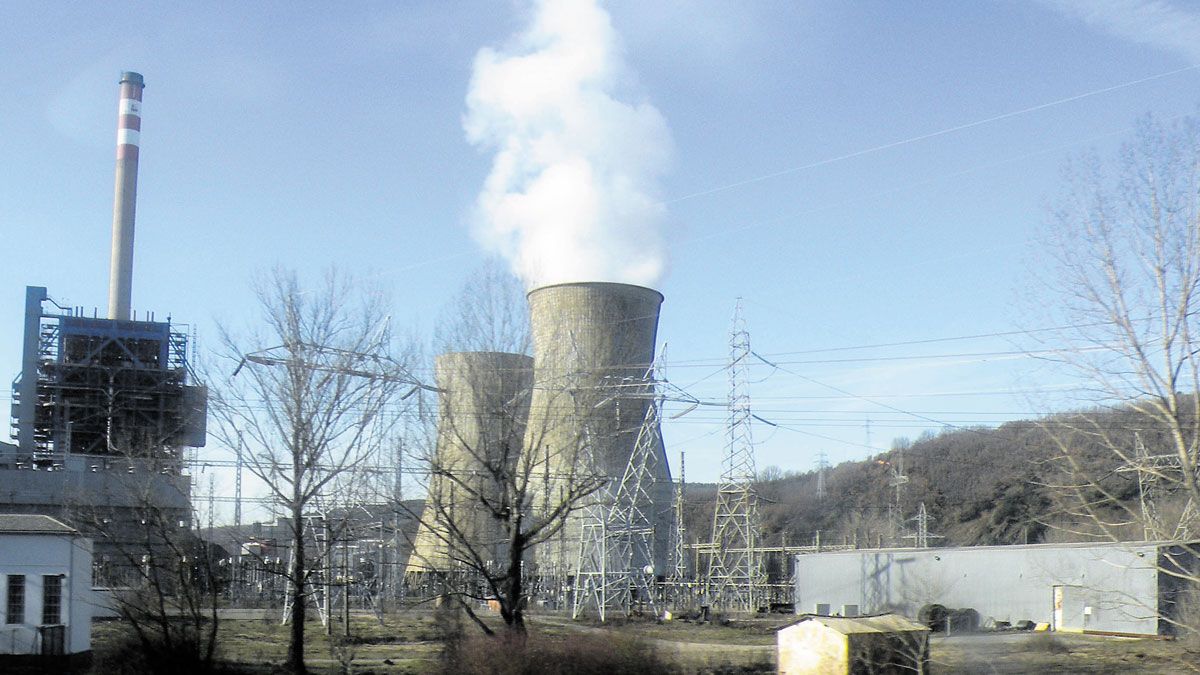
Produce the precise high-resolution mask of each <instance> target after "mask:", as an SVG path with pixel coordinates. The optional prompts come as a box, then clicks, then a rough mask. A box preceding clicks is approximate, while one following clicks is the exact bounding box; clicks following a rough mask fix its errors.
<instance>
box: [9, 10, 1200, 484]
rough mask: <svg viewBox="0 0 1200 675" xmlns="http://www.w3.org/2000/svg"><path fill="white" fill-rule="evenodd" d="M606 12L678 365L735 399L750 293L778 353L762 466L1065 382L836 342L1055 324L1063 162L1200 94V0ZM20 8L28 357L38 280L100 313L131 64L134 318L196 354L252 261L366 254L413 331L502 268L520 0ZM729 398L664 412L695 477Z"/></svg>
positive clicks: (996, 417) (962, 415) (424, 328)
mask: <svg viewBox="0 0 1200 675" xmlns="http://www.w3.org/2000/svg"><path fill="white" fill-rule="evenodd" d="M603 6H604V7H605V8H606V9H607V11H608V12H609V14H610V15H611V22H612V28H613V30H614V31H615V33H616V35H617V36H618V37H619V40H620V44H621V45H622V47H623V52H622V55H623V63H624V66H625V70H624V72H623V77H622V79H621V81H620V86H619V96H620V97H622V98H623V99H624V100H627V101H631V102H641V103H647V104H652V105H653V106H654V107H655V108H657V110H658V112H659V113H661V116H662V118H663V120H665V123H666V125H667V127H668V128H669V130H670V146H671V148H672V149H673V152H672V154H671V159H670V162H669V164H668V165H667V166H666V167H665V169H664V171H663V172H662V173H661V175H660V177H659V184H658V185H657V186H655V194H656V195H657V196H658V198H660V199H661V201H662V203H663V204H664V205H665V212H664V215H663V217H662V222H661V225H660V227H661V235H662V239H663V242H664V249H665V251H666V260H667V262H666V273H665V275H664V276H663V277H662V280H661V281H660V282H658V283H657V286H658V288H659V289H660V290H661V291H662V292H663V293H664V294H665V296H666V302H665V303H664V305H663V314H662V324H661V327H660V331H659V334H660V340H662V341H666V342H667V343H668V344H669V350H668V370H667V374H668V377H670V379H671V380H673V381H674V382H676V383H677V384H680V385H682V386H684V387H686V388H687V389H688V390H689V391H691V392H692V393H693V394H695V395H697V396H700V397H702V398H706V399H720V398H723V397H724V396H725V391H726V388H727V382H726V380H725V376H724V374H723V373H721V372H719V369H720V365H721V363H722V362H723V360H724V359H725V358H726V355H727V351H728V347H727V343H728V335H727V333H728V325H729V317H730V314H731V312H732V309H733V306H734V302H735V299H736V298H737V297H739V296H740V297H742V298H744V303H745V314H746V318H747V322H748V325H749V328H750V331H751V340H752V343H753V346H754V348H755V350H756V351H758V352H760V353H762V354H764V355H767V356H768V357H769V358H771V359H772V360H774V361H777V362H779V363H780V364H781V365H782V367H783V369H780V370H775V369H771V368H768V367H767V366H757V367H756V368H755V369H754V374H755V375H756V381H755V383H754V384H753V385H752V387H751V396H752V399H753V400H754V401H755V402H756V409H757V410H759V411H760V413H761V414H762V415H763V417H764V418H767V419H772V420H774V421H777V422H783V423H785V424H787V425H788V427H789V428H782V427H779V428H772V427H768V426H765V425H763V426H760V427H758V428H757V429H756V432H755V433H756V437H757V438H758V439H759V440H760V442H761V443H760V447H759V456H758V463H759V465H760V466H766V465H772V464H773V465H778V466H780V467H783V468H785V469H794V470H806V469H810V468H812V466H813V463H814V461H815V459H816V455H817V453H818V452H821V451H824V452H826V453H827V454H828V456H829V458H830V460H831V461H834V462H838V461H842V460H847V459H858V458H862V457H864V456H866V455H867V454H869V452H870V450H869V449H868V448H866V447H864V446H865V445H868V444H869V445H871V446H875V447H878V448H886V447H888V446H889V444H890V443H891V441H892V439H893V438H894V437H897V436H909V437H915V436H917V435H919V434H920V433H921V432H922V431H923V430H925V429H935V430H936V429H939V428H942V427H943V425H941V424H938V423H949V424H959V425H961V424H975V423H984V422H997V421H1002V420H1004V419H1012V418H1017V417H1024V416H1029V415H1031V414H1036V413H1038V412H1041V411H1044V410H1045V409H1046V408H1044V407H1042V406H1043V404H1045V405H1050V406H1053V405H1060V404H1062V401H1064V400H1069V398H1066V397H1065V396H1064V395H1062V394H1060V388H1061V387H1062V386H1063V385H1065V384H1066V383H1067V382H1066V380H1065V379H1063V377H1062V376H1061V375H1059V374H1056V373H1054V372H1047V371H1045V370H1039V369H1038V368H1036V367H1034V366H1033V365H1032V364H1031V362H1030V360H1029V359H1023V358H1017V357H1014V356H1011V355H999V354H997V353H999V352H1007V351H1012V350H1014V346H1013V344H1012V341H1011V339H1008V338H1003V337H995V338H986V339H973V340H955V341H945V342H935V343H928V344H919V345H914V344H908V345H899V346H894V347H888V348H874V349H854V350H842V351H833V352H828V351H816V350H829V349H840V348H846V347H858V346H863V345H875V344H880V343H903V342H913V341H921V340H928V339H932V338H943V337H956V336H967V335H978V334H992V333H1002V332H1008V331H1013V330H1016V329H1019V328H1028V327H1031V325H1036V324H1033V323H1032V322H1033V319H1031V318H1030V317H1029V316H1027V315H1026V314H1025V312H1024V310H1023V309H1022V307H1023V306H1025V305H1023V304H1022V301H1021V298H1022V297H1023V296H1027V295H1029V294H1030V293H1031V292H1035V291H1036V289H1031V288H1030V285H1029V282H1028V279H1029V276H1030V271H1031V268H1036V267H1037V262H1036V250H1035V249H1034V247H1033V243H1032V237H1033V235H1034V234H1035V233H1036V232H1037V230H1038V229H1039V228H1040V227H1041V226H1042V224H1043V223H1044V221H1045V218H1046V216H1045V214H1046V208H1045V204H1046V202H1047V200H1048V199H1050V198H1052V197H1053V195H1054V194H1055V193H1056V192H1057V191H1058V189H1059V185H1060V182H1059V171H1060V168H1061V166H1062V164H1063V162H1064V160H1065V159H1066V158H1067V157H1068V156H1069V155H1071V154H1072V153H1078V152H1081V151H1085V150H1088V149H1096V150H1097V151H1099V152H1100V153H1101V154H1104V153H1110V152H1111V151H1112V150H1114V149H1115V148H1116V147H1117V145H1118V144H1119V143H1120V142H1121V141H1122V140H1123V139H1124V138H1126V137H1127V136H1128V135H1129V133H1130V131H1131V127H1132V125H1133V124H1134V123H1135V121H1136V120H1137V118H1138V117H1139V116H1142V115H1144V114H1146V113H1152V114H1154V115H1156V116H1158V117H1160V118H1173V117H1177V116H1180V115H1185V114H1190V113H1192V112H1194V111H1195V110H1196V105H1197V101H1198V100H1200V97H1198V96H1197V93H1196V92H1197V91H1200V87H1197V85H1198V84H1200V69H1196V68H1192V69H1189V67H1190V66H1193V65H1195V64H1200V47H1197V46H1196V45H1197V44H1200V10H1195V9H1193V8H1191V7H1190V6H1186V5H1184V4H1183V3H1177V4H1172V3H1169V2H1136V1H1132V0H1131V1H1128V2H1109V3H1073V2H1061V3H1060V2H1016V1H1013V2H972V3H958V2H944V3H916V4H914V3H894V2H858V3H846V2H793V3H773V2H770V3H769V2H758V3H743V2H732V1H730V2H725V1H721V0H701V1H698V2H689V3H684V2H671V1H663V2H654V3H643V2H626V1H620V2H610V3H605V4H604V5H603ZM5 14H6V21H5V22H3V24H2V25H0V61H2V62H3V63H4V64H5V68H4V69H3V71H2V72H0V79H2V80H3V81H4V84H5V87H4V90H5V91H6V92H7V96H5V97H4V98H3V99H0V138H2V139H3V140H2V141H0V147H3V149H4V155H5V157H6V158H7V167H8V170H7V171H5V172H4V174H3V178H2V179H0V231H3V233H4V239H3V241H4V243H3V246H2V249H0V250H3V253H4V255H3V257H2V258H0V282H2V283H0V317H4V318H3V319H0V372H3V373H5V377H8V376H11V375H15V374H16V373H17V370H18V368H19V359H20V340H21V313H22V302H23V296H24V286H25V285H27V284H30V285H44V286H47V287H49V289H50V293H51V295H52V296H53V297H55V298H56V299H58V300H59V301H60V302H62V303H63V304H71V305H83V306H87V307H91V306H100V305H103V304H104V303H105V299H106V295H105V294H106V289H107V273H108V246H109V236H110V223H111V200H112V180H113V154H114V149H113V141H114V137H115V132H114V127H115V121H116V120H115V117H116V115H115V109H116V94H117V87H116V84H117V79H118V75H119V73H120V71H121V70H137V71H139V72H141V73H143V75H144V76H145V78H146V82H147V89H146V93H145V105H144V112H143V115H144V119H143V127H142V151H141V152H142V154H141V158H142V159H141V170H140V179H139V201H138V219H137V243H136V253H135V271H134V298H133V306H134V307H135V308H136V309H138V310H139V311H145V310H152V311H155V312H156V313H157V315H158V316H159V317H160V318H161V317H163V316H165V315H166V314H168V313H169V314H171V315H173V317H174V318H175V320H176V321H181V322H185V323H189V324H194V325H195V326H196V327H197V330H198V333H199V341H200V347H201V349H204V348H205V346H206V345H210V344H213V343H215V341H216V330H215V325H216V323H215V322H216V321H218V320H219V321H225V322H231V323H239V322H243V321H245V320H247V318H248V317H249V316H250V314H251V312H252V310H253V307H252V299H251V295H250V292H249V281H250V279H251V277H252V275H253V274H254V273H255V272H256V271H261V270H264V269H267V268H269V267H271V266H273V265H276V264H279V265H283V266H287V267H295V268H299V269H301V270H304V271H311V272H316V271H319V270H321V269H322V268H325V267H328V266H330V265H336V266H339V267H341V268H345V269H349V270H354V271H356V272H358V273H360V274H363V275H372V276H374V277H375V278H377V279H378V280H379V281H380V282H381V283H382V284H383V285H384V286H385V287H386V288H388V289H389V290H390V291H391V292H392V294H393V297H394V299H395V313H394V318H393V321H395V322H397V323H399V324H400V325H404V326H411V327H412V328H413V330H415V331H417V332H418V334H422V335H426V334H428V333H429V332H430V331H431V329H432V324H433V321H434V320H435V318H436V315H437V313H438V311H439V310H440V308H441V307H442V306H443V305H444V304H445V303H446V302H448V301H449V300H450V298H451V297H452V296H453V295H454V294H455V292H456V291H457V289H458V287H459V286H460V284H461V283H462V282H463V281H464V279H465V278H466V276H467V275H468V274H469V272H470V270H471V269H472V268H473V267H475V266H476V265H478V264H479V262H480V261H481V260H483V259H484V257H485V256H486V255H487V254H486V252H485V251H484V250H483V249H482V247H481V246H480V245H479V243H478V242H477V241H476V239H475V238H473V236H472V222H473V218H474V217H475V203H476V199H477V197H478V195H479V193H480V191H481V188H482V186H483V182H484V180H485V178H486V177H487V175H488V173H489V170H490V168H491V159H492V156H491V153H490V152H489V151H488V150H487V149H484V148H481V147H479V146H477V145H472V144H471V143H470V142H468V140H467V138H466V135H465V133H464V130H463V117H464V114H465V113H466V103H465V100H466V95H467V91H468V87H469V83H470V80H471V74H472V63H473V60H474V58H475V56H476V53H477V52H478V51H479V50H480V49H481V48H483V47H492V48H496V49H502V48H504V46H505V45H506V44H509V43H510V41H511V36H512V35H513V34H514V33H515V32H517V31H519V30H521V28H522V27H523V26H524V25H526V23H527V22H528V20H529V16H530V8H529V6H528V5H527V4H526V3H523V2H458V3H442V2H401V3H368V2H363V3H350V4H347V5H345V6H341V7H339V8H338V9H337V11H331V10H330V9H329V6H328V5H327V4H317V3H223V4H218V3H207V4H205V5H203V6H201V5H199V4H196V5H192V6H186V5H183V4H180V3H169V4H163V3H145V4H137V3H121V2H118V3H106V4H103V5H98V4H87V3H54V2H50V3H43V2H29V3H22V2H12V3H9V4H7V5H6V12H5ZM1046 104H1052V105H1046ZM1040 106H1044V107H1040ZM1019 111H1027V112H1021V113H1020V114H1014V115H1007V114H1008V113H1015V112H1019ZM988 120H990V121H988ZM977 122H980V123H979V124H975V123H977ZM943 132H944V133H943ZM804 352H808V353H804ZM982 353H991V354H993V355H992V356H987V357H984V356H969V355H978V354H982ZM948 355H959V356H948ZM963 355H968V356H963ZM918 357H919V358H918ZM870 359H874V360H870ZM818 383H820V384H818ZM824 385H828V386H824ZM7 396H8V393H7V392H4V393H2V394H0V399H2V400H3V401H5V402H7ZM881 404H883V405H881ZM896 409H899V410H901V411H904V412H897V410H896ZM672 412H673V411H668V414H671V413H672ZM676 412H677V411H676ZM909 413H911V414H909ZM719 418H720V414H718V413H717V412H716V411H710V412H702V411H697V412H694V413H691V414H689V415H686V416H684V417H682V418H680V419H679V420H675V421H672V422H670V423H668V424H667V425H666V428H665V434H666V437H667V441H668V444H669V449H668V451H669V453H670V454H671V456H672V459H674V458H675V457H676V456H677V453H678V451H679V450H686V451H687V452H688V469H689V475H688V478H689V479H693V480H714V479H715V478H716V477H717V474H718V471H719V457H720V451H721V448H722V446H723V433H722V426H721V424H720V420H719ZM868 419H869V420H870V429H869V432H868V429H867V420H868ZM930 420H935V421H936V422H938V423H935V422H932V421H930ZM868 441H869V442H868ZM212 450H213V451H214V452H215V451H217V449H215V448H214V449H212Z"/></svg>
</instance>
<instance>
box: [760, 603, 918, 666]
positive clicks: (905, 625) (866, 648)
mask: <svg viewBox="0 0 1200 675" xmlns="http://www.w3.org/2000/svg"><path fill="white" fill-rule="evenodd" d="M775 644H776V655H777V656H778V660H777V663H778V664H779V672H780V673H781V674H783V673H786V675H833V674H843V673H844V674H852V675H860V674H862V675H866V674H867V673H870V674H871V675H875V674H877V673H878V674H884V673H888V674H890V673H904V674H905V675H913V674H914V673H916V674H921V673H927V672H929V629H928V628H926V627H925V626H924V625H922V624H919V623H917V622H915V621H911V620H909V619H906V618H904V617H903V616H900V615H899V614H878V615H875V616H857V617H841V616H819V615H813V614H809V615H805V616H803V617H801V618H800V619H799V620H798V621H795V622H794V623H791V624H788V625H787V626H784V627H783V628H780V629H779V630H778V631H777V632H776V634H775Z"/></svg>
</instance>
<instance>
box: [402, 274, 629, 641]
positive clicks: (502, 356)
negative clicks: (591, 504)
mask: <svg viewBox="0 0 1200 675" xmlns="http://www.w3.org/2000/svg"><path fill="white" fill-rule="evenodd" d="M520 291H521V289H520V285H519V282H517V281H516V279H515V278H514V277H512V275H511V274H509V273H508V272H506V271H504V270H503V269H501V268H498V267H497V266H496V265H495V264H491V265H489V266H488V267H485V268H484V270H483V271H482V272H480V273H479V274H477V275H475V276H474V277H473V278H472V279H470V280H469V281H468V282H467V284H466V285H465V286H464V288H463V290H462V292H461V293H460V294H459V296H458V300H457V302H456V303H455V304H454V305H452V306H451V308H450V309H449V310H448V311H446V312H445V313H443V316H442V322H441V324H440V325H439V328H438V330H437V338H436V340H437V342H438V343H439V346H440V347H441V348H443V349H446V350H449V351H447V352H446V353H443V354H441V355H439V356H438V358H437V360H436V365H435V372H436V377H437V385H438V389H439V394H438V413H437V418H436V430H434V431H433V432H432V437H433V439H434V440H433V442H431V443H428V444H427V445H426V448H425V450H424V452H421V453H420V454H419V456H418V457H417V458H416V459H417V462H418V464H419V465H420V466H421V467H422V468H423V469H424V471H422V473H425V474H427V475H428V476H429V482H428V484H427V486H426V488H427V491H428V495H427V500H426V505H425V508H424V511H423V512H422V513H420V514H417V513H412V514H411V515H412V516H413V517H416V518H417V519H418V520H419V523H420V531H419V532H418V535H417V539H416V541H415V544H414V552H413V558H412V561H411V562H410V564H409V570H410V571H415V572H416V573H417V574H422V575H425V576H427V577H428V576H432V577H434V578H436V579H438V580H440V582H441V584H442V586H441V589H440V592H442V593H444V594H445V595H448V596H450V597H454V598H456V599H457V602H458V603H459V605H460V606H461V607H462V608H463V609H464V610H465V611H466V612H467V614H468V615H469V616H470V617H471V618H472V619H473V620H474V621H475V623H476V624H477V625H478V626H479V627H480V628H481V629H482V630H483V631H484V632H485V633H489V634H490V633H492V630H491V628H489V627H488V626H487V624H486V623H484V622H483V621H482V620H481V619H480V618H479V617H478V616H477V615H476V614H475V612H474V611H473V609H472V603H471V602H470V601H479V600H483V599H488V600H492V601H495V602H496V603H498V605H499V610H500V615H501V617H502V618H503V620H504V622H505V625H506V627H507V628H508V629H509V630H510V632H512V633H515V634H518V635H520V634H523V633H524V631H525V620H524V611H525V605H526V603H527V598H528V595H529V592H530V589H529V588H528V587H527V581H528V579H527V576H528V572H527V560H528V559H529V557H530V553H531V552H532V551H533V550H534V549H535V548H536V547H537V546H539V545H541V544H543V543H545V542H547V541H549V540H551V539H552V538H554V537H555V536H556V535H557V534H558V533H559V532H560V531H562V529H563V527H564V525H565V524H566V522H567V520H568V518H570V517H571V516H572V515H574V514H575V513H576V512H577V511H579V510H580V509H582V508H583V506H584V504H585V503H586V502H587V500H588V499H589V497H591V495H593V493H595V492H597V491H598V490H600V489H601V488H603V487H604V485H605V484H606V481H605V479H604V478H603V477H602V476H600V475H599V474H597V473H595V472H593V471H590V470H589V468H587V467H580V468H579V470H578V471H577V472H573V473H572V474H571V475H569V476H561V477H556V478H557V480H556V481H555V482H554V487H555V493H554V494H553V495H550V494H548V491H547V489H546V486H547V480H546V476H545V475H543V473H544V470H545V469H546V466H547V458H546V457H537V456H535V455H536V454H537V453H531V452H528V448H529V447H540V446H541V445H542V444H541V442H540V434H542V433H544V432H545V430H542V429H530V428H528V427H527V421H528V420H529V419H530V415H529V406H530V395H531V390H532V386H533V377H532V359H530V358H529V357H527V356H525V355H524V352H526V351H527V350H528V348H529V343H530V340H529V327H528V317H527V314H526V312H525V309H524V308H525V303H524V298H523V297H522V296H523V294H522V293H521V292H520ZM566 396H567V395H566V394H564V397H566ZM558 404H560V405H569V404H572V405H573V403H569V402H565V401H559V402H558ZM547 417H548V416H546V415H543V416H541V418H542V419H546V418H547ZM531 439H532V440H531ZM583 442H584V439H582V438H581V439H578V442H577V443H576V444H575V445H574V446H573V447H559V448H555V449H554V452H555V453H556V454H557V453H565V454H564V456H575V455H577V454H579V450H580V447H579V446H580V445H582V443H583Z"/></svg>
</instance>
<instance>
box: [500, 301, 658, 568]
mask: <svg viewBox="0 0 1200 675" xmlns="http://www.w3.org/2000/svg"><path fill="white" fill-rule="evenodd" d="M662 301H663V296H662V294H660V293H659V292H658V291H654V290H651V289H649V288H643V287H641V286H631V285H628V284H616V283H570V284H558V285H554V286H544V287H542V288H537V289H534V290H533V291H531V292H530V293H529V308H530V327H531V329H532V332H533V353H534V361H533V372H534V391H533V397H532V400H531V402H530V408H529V423H528V425H527V427H526V431H525V443H524V446H525V451H526V452H528V453H532V464H533V465H534V467H535V468H534V480H535V481H537V489H535V490H533V491H532V492H533V495H532V497H533V499H532V502H533V503H532V504H531V505H530V506H531V508H532V511H533V513H534V515H535V516H537V515H538V514H544V513H546V512H548V511H551V510H553V509H554V508H556V507H557V506H558V505H559V504H561V503H562V502H563V500H564V496H565V495H567V494H569V491H570V489H571V487H572V485H573V484H579V483H580V482H581V481H583V480H586V479H587V477H588V474H589V473H599V474H600V475H601V476H602V477H604V478H606V479H607V480H608V488H609V489H610V490H614V491H615V489H616V486H617V484H618V483H619V482H620V480H621V476H622V475H623V473H624V471H625V467H626V465H627V464H628V462H629V457H630V455H631V454H632V452H633V449H634V445H635V443H636V441H637V437H638V431H639V430H640V429H641V426H642V423H643V420H644V418H645V416H646V411H647V409H648V407H649V406H650V404H651V401H650V399H649V396H648V394H649V393H650V388H649V385H648V381H647V379H646V375H647V370H648V369H649V368H650V366H651V364H652V363H653V361H654V348H655V338H656V335H657V332H658V311H659V306H660V305H661V304H662ZM658 445H659V447H658V448H656V451H655V452H656V454H657V455H658V458H657V461H656V462H655V464H656V467H655V472H656V476H655V479H656V481H657V485H656V486H655V489H654V490H652V494H653V495H654V499H655V501H656V503H655V504H654V505H652V507H651V508H650V509H649V512H650V513H648V514H647V515H649V516H650V517H651V518H653V519H655V540H656V544H655V550H656V552H655V560H654V561H653V564H654V567H655V568H656V569H658V570H662V569H665V568H664V565H663V563H664V561H665V556H666V544H665V542H666V536H667V532H668V530H669V527H667V526H666V523H665V521H664V520H663V518H664V514H666V515H665V517H666V518H669V517H670V510H669V495H670V480H671V479H670V473H669V471H668V469H667V461H666V456H665V453H664V451H663V448H662V447H661V443H659V444H658ZM585 448H586V450H585ZM589 459H590V460H592V462H593V464H592V466H591V467H589V466H588V464H589V462H588V460H589ZM595 498H597V499H604V498H605V491H601V492H598V493H596V495H595ZM582 515H583V514H582V513H581V512H576V513H575V514H574V515H573V516H572V517H571V518H570V519H569V520H568V521H567V523H566V525H565V526H564V527H563V528H562V530H561V531H560V532H559V533H558V535H557V536H555V537H554V538H553V539H552V540H550V541H547V542H546V543H544V544H542V545H541V546H539V547H538V549H537V550H536V551H535V560H536V561H537V564H538V567H539V571H540V573H542V574H546V575H559V574H570V573H572V570H574V567H575V563H576V560H577V558H578V552H579V538H580V533H581V530H582V527H581V518H582Z"/></svg>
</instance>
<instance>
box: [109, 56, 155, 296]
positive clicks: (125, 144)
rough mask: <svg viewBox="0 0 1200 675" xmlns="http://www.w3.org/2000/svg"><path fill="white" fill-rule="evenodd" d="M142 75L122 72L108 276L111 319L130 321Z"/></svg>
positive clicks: (143, 84) (143, 86) (143, 83)
mask: <svg viewBox="0 0 1200 675" xmlns="http://www.w3.org/2000/svg"><path fill="white" fill-rule="evenodd" d="M145 86H146V85H145V82H144V81H143V80H142V76H141V74H139V73H132V72H124V73H121V103H120V106H119V108H118V109H117V182H116V189H115V194H114V196H113V225H112V227H113V230H112V262H111V266H110V267H109V275H108V318H110V319H121V320H127V319H129V304H130V300H131V296H132V291H133V216H134V211H135V209H136V207H137V170H138V143H139V139H138V136H139V134H140V133H141V130H142V89H144V88H145Z"/></svg>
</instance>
